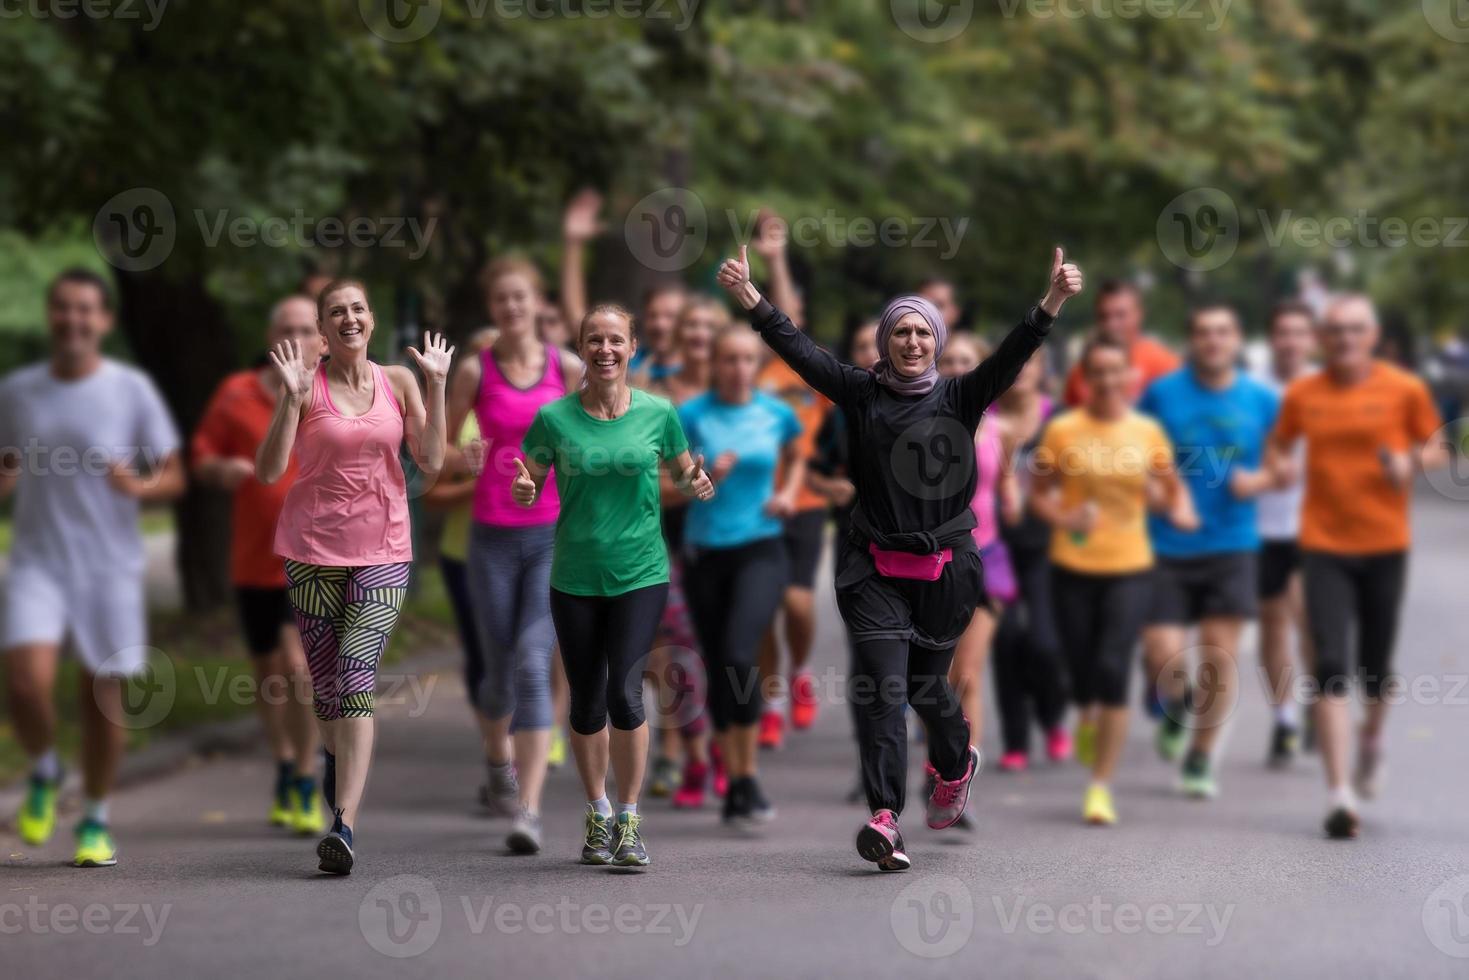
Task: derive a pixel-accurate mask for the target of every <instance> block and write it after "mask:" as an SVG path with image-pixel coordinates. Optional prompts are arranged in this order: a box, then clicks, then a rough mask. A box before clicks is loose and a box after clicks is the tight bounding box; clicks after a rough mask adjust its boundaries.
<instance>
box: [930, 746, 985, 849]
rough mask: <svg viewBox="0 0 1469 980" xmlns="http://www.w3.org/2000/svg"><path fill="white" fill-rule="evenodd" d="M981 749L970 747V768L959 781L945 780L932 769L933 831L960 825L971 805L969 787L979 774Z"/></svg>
mask: <svg viewBox="0 0 1469 980" xmlns="http://www.w3.org/2000/svg"><path fill="white" fill-rule="evenodd" d="M979 765H980V760H979V749H977V748H975V747H974V746H972V745H971V746H969V767H968V768H967V769H965V771H964V775H962V776H960V777H959V778H958V779H953V780H949V779H944V778H943V777H942V776H940V775H939V774H938V773H937V772H934V771H933V769H932V767H930V769H929V771H930V772H931V773H932V775H933V792H932V793H930V794H929V797H928V826H929V828H930V829H932V830H943V829H944V828H946V827H952V826H954V824H956V823H958V822H959V820H960V819H961V818H962V817H963V816H964V808H965V807H967V806H968V805H969V787H970V786H971V785H972V784H973V782H974V774H975V773H977V772H979Z"/></svg>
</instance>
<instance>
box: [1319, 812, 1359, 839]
mask: <svg viewBox="0 0 1469 980" xmlns="http://www.w3.org/2000/svg"><path fill="white" fill-rule="evenodd" d="M1360 829H1361V824H1360V823H1359V821H1358V820H1357V814H1356V813H1355V812H1353V811H1352V810H1351V808H1349V807H1344V806H1337V807H1333V808H1332V810H1331V812H1330V813H1328V814H1327V815H1326V836H1327V837H1330V838H1331V839H1332V840H1355V839H1356V837H1357V834H1358V832H1359V831H1360Z"/></svg>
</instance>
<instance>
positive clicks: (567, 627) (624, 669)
mask: <svg viewBox="0 0 1469 980" xmlns="http://www.w3.org/2000/svg"><path fill="white" fill-rule="evenodd" d="M667 601H668V583H667V582H659V583H658V584H657V585H648V586H644V587H643V588H641V589H633V590H632V591H631V592H624V593H622V594H621V595H613V596H601V595H572V594H570V593H568V592H561V591H559V590H557V589H552V590H551V619H552V621H553V622H554V623H555V624H556V638H557V640H558V641H560V644H561V661H562V663H563V664H565V665H566V683H567V687H568V688H569V689H570V694H571V730H572V731H574V732H576V733H577V734H578V735H595V734H596V733H597V732H600V731H601V730H602V729H603V728H606V727H607V722H608V720H609V718H610V720H611V722H612V727H613V728H616V729H617V730H619V731H624V732H627V731H632V730H633V729H635V728H637V727H638V726H639V725H641V724H642V723H643V720H644V718H645V717H646V716H645V715H644V713H643V668H644V667H646V666H647V663H648V653H649V651H650V650H651V649H652V647H653V636H654V634H655V633H656V632H657V630H658V620H659V618H660V617H661V616H662V615H663V605H664V603H666V602H667Z"/></svg>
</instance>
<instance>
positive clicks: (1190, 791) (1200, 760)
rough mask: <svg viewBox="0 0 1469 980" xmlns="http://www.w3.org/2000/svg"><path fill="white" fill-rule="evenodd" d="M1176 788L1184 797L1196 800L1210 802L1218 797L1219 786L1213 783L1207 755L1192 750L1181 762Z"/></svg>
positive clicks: (1210, 765) (1211, 766)
mask: <svg viewBox="0 0 1469 980" xmlns="http://www.w3.org/2000/svg"><path fill="white" fill-rule="evenodd" d="M1178 788H1179V789H1180V790H1182V791H1183V794H1184V795H1185V796H1190V797H1193V798H1194V799H1196V800H1212V799H1213V798H1214V797H1215V796H1218V795H1219V784H1218V783H1216V782H1215V781H1214V767H1213V765H1212V764H1211V763H1210V761H1209V753H1207V752H1201V751H1199V750H1198V749H1193V750H1192V751H1190V752H1189V754H1188V757H1187V758H1185V759H1184V760H1183V769H1182V771H1181V772H1180V773H1179V777H1178Z"/></svg>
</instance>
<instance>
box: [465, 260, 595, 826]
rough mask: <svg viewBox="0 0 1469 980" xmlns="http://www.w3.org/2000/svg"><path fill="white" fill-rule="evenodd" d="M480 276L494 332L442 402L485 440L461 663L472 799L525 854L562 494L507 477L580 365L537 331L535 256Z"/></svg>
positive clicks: (540, 780)
mask: <svg viewBox="0 0 1469 980" xmlns="http://www.w3.org/2000/svg"><path fill="white" fill-rule="evenodd" d="M483 284H484V288H485V293H486V299H487V301H488V306H489V313H490V319H491V322H493V323H494V324H495V327H496V328H497V329H498V330H499V335H498V336H497V337H496V339H495V342H494V343H493V344H492V345H491V346H489V347H487V348H485V349H484V350H482V351H481V352H480V354H479V356H478V357H474V358H466V359H465V360H464V361H463V362H462V363H461V364H460V365H459V367H458V368H457V369H456V370H455V373H454V384H453V391H452V392H451V396H450V411H449V425H450V431H451V434H452V435H453V436H454V437H455V438H456V439H457V434H458V432H459V429H460V427H461V426H462V425H463V424H464V420H465V419H466V418H467V417H468V415H469V413H470V412H471V411H473V412H474V415H475V420H476V421H477V422H478V424H479V431H480V440H481V448H482V453H480V454H476V455H480V456H482V458H483V468H482V469H481V470H480V472H479V475H478V481H477V483H476V485H475V491H474V505H473V517H474V522H473V525H472V527H471V529H470V535H469V555H468V559H467V562H466V565H467V586H468V591H469V596H470V605H471V607H472V609H473V611H474V612H473V615H474V620H475V626H476V628H477V630H478V635H479V640H480V642H479V655H480V658H481V662H480V663H479V664H476V665H472V666H474V667H476V668H477V669H475V670H472V671H468V673H471V674H473V675H474V676H475V677H476V678H477V682H476V689H475V690H471V691H469V698H470V702H471V703H472V704H473V705H474V708H475V713H476V717H477V718H478V720H479V723H480V729H481V733H482V735H483V736H484V746H485V754H486V762H487V764H488V767H489V779H488V781H487V783H486V785H485V787H484V790H483V792H482V793H481V798H482V799H483V800H484V802H485V804H486V805H487V806H489V807H490V809H491V810H492V811H493V812H495V813H496V814H498V815H500V816H505V817H510V818H511V820H512V824H511V828H510V834H509V836H508V837H507V838H506V845H507V846H508V847H509V848H510V850H512V851H514V852H516V853H519V854H534V853H536V852H537V851H539V850H540V847H541V818H540V810H541V787H542V786H543V785H544V783H545V779H546V757H547V755H548V754H549V752H550V748H551V735H552V726H553V725H554V724H555V723H556V718H555V715H554V712H553V711H552V709H551V651H552V649H553V648H554V646H555V644H556V631H555V627H554V626H553V625H552V622H551V555H552V546H553V544H554V542H555V532H556V518H557V516H558V515H559V514H560V509H561V502H560V499H559V498H558V497H557V494H556V485H555V484H554V483H548V484H547V485H546V489H545V491H544V492H543V493H542V494H541V495H540V497H539V498H537V499H536V502H535V503H534V504H533V505H531V506H530V507H522V506H520V505H519V504H517V503H515V501H514V500H513V499H512V498H511V496H510V484H511V481H512V479H513V478H514V476H515V472H516V468H515V463H516V460H517V459H519V458H520V443H521V440H522V439H524V438H525V433H526V430H527V429H529V428H530V424H531V422H532V421H533V420H534V419H535V417H536V412H537V411H539V410H540V408H541V406H542V405H545V404H546V403H548V402H553V401H555V400H557V399H558V398H561V397H562V396H564V395H565V394H566V393H567V391H568V390H569V389H573V388H575V386H576V385H578V384H579V383H580V381H581V375H582V366H581V361H580V360H579V359H578V358H577V357H576V355H574V354H572V353H570V352H567V351H559V350H557V349H556V348H555V347H552V346H550V345H548V344H546V343H543V342H542V341H541V340H540V339H539V338H538V336H537V331H536V314H537V312H538V311H539V310H540V309H541V307H542V305H543V298H542V295H541V282H540V276H539V275H538V274H537V272H536V269H535V266H533V265H531V264H530V263H529V262H525V261H522V260H519V259H502V260H499V261H496V262H492V263H490V265H489V266H488V267H487V268H486V269H485V273H484V276H483ZM512 750H513V751H512ZM512 759H513V761H514V764H513V765H512Z"/></svg>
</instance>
